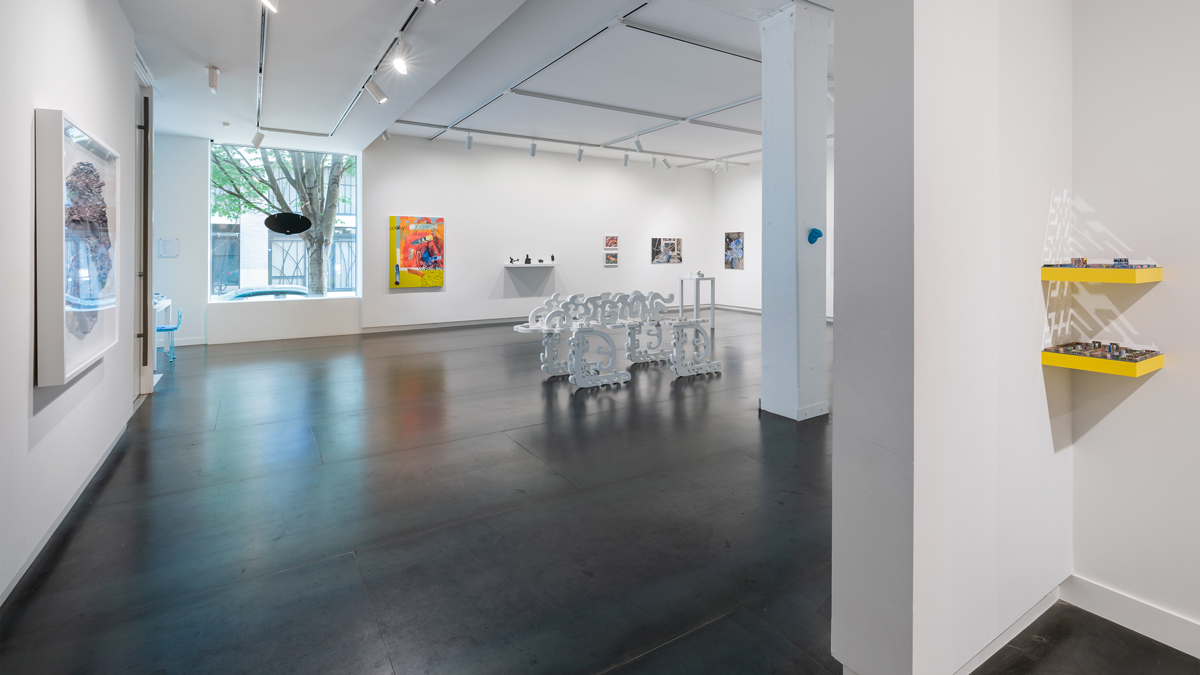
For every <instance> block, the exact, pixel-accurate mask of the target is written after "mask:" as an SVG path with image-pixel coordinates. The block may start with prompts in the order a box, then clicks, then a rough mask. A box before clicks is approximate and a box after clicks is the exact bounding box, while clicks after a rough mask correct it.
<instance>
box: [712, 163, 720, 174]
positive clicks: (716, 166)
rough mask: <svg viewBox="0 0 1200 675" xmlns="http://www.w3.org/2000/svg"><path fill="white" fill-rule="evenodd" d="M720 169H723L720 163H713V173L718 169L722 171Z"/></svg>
mask: <svg viewBox="0 0 1200 675" xmlns="http://www.w3.org/2000/svg"><path fill="white" fill-rule="evenodd" d="M720 170H721V165H720V164H713V168H712V172H713V173H716V172H717V171H720Z"/></svg>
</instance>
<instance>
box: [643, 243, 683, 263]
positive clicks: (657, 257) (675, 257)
mask: <svg viewBox="0 0 1200 675" xmlns="http://www.w3.org/2000/svg"><path fill="white" fill-rule="evenodd" d="M650 262H651V263H653V264H655V265H662V264H666V263H681V262H683V239H682V238H681V237H670V238H668V237H654V238H652V239H650Z"/></svg>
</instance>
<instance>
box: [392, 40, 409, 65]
mask: <svg viewBox="0 0 1200 675" xmlns="http://www.w3.org/2000/svg"><path fill="white" fill-rule="evenodd" d="M392 54H393V55H394V56H393V57H392V67H393V68H395V69H396V72H398V73H400V74H401V75H407V74H408V43H407V42H405V41H404V31H400V33H399V35H398V36H397V37H396V47H395V49H393V50H392Z"/></svg>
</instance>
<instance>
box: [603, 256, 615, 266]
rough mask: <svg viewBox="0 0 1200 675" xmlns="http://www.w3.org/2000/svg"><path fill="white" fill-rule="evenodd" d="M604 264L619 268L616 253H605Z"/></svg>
mask: <svg viewBox="0 0 1200 675" xmlns="http://www.w3.org/2000/svg"><path fill="white" fill-rule="evenodd" d="M604 264H605V265H606V266H608V267H616V266H617V254H616V253H605V254H604Z"/></svg>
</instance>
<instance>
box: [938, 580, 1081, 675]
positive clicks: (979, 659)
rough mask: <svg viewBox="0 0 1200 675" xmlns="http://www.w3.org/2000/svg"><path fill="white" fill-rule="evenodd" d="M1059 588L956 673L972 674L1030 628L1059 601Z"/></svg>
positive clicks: (958, 674)
mask: <svg viewBox="0 0 1200 675" xmlns="http://www.w3.org/2000/svg"><path fill="white" fill-rule="evenodd" d="M1058 588H1059V587H1057V586H1056V587H1055V588H1054V589H1053V590H1051V591H1050V592H1049V593H1047V594H1046V596H1045V597H1043V598H1042V599H1041V600H1038V601H1037V603H1036V604H1034V606H1033V607H1030V608H1029V611H1027V612H1025V613H1024V614H1022V615H1021V618H1019V619H1017V620H1016V621H1014V622H1013V623H1012V625H1011V626H1009V627H1008V628H1005V629H1004V632H1002V633H1000V634H999V635H997V636H996V639H995V640H992V641H991V642H989V643H988V646H986V647H984V648H983V649H981V650H979V653H978V654H976V655H975V656H972V657H971V660H969V661H967V662H966V663H965V664H963V666H962V667H961V668H959V669H958V670H956V671H954V675H970V673H972V672H974V671H975V669H976V668H978V667H979V666H981V665H983V662H984V661H987V660H988V659H990V658H992V656H994V655H995V654H996V652H998V651H1000V649H1001V648H1003V647H1004V645H1006V644H1008V643H1009V641H1010V640H1012V639H1013V638H1015V637H1016V636H1017V634H1018V633H1020V632H1021V631H1023V630H1025V629H1026V628H1028V627H1029V624H1031V623H1033V622H1034V620H1035V619H1037V618H1038V617H1039V616H1041V615H1042V614H1043V613H1044V612H1045V611H1046V610H1048V609H1050V606H1051V605H1053V604H1054V603H1056V602H1058V600H1059V590H1058Z"/></svg>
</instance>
